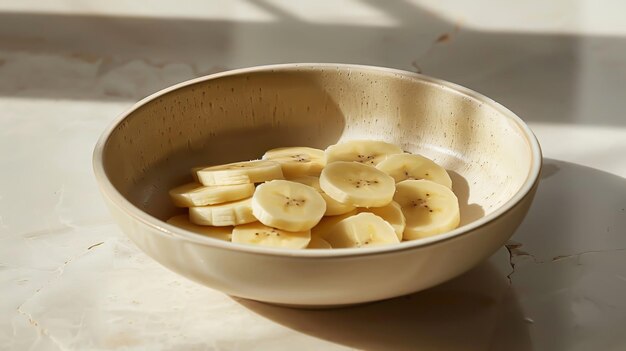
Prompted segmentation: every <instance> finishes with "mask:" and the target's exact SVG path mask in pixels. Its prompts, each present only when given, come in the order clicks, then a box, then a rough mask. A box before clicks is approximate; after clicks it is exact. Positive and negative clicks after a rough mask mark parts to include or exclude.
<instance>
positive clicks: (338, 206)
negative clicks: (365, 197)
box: [289, 176, 355, 216]
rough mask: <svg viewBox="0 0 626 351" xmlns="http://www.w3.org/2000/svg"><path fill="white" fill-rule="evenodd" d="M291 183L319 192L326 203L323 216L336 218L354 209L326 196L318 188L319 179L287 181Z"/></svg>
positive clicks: (304, 178)
mask: <svg viewBox="0 0 626 351" xmlns="http://www.w3.org/2000/svg"><path fill="white" fill-rule="evenodd" d="M289 180H291V181H292V182H296V183H301V184H304V185H308V186H310V187H311V188H313V189H315V190H317V191H319V193H320V195H322V198H324V201H325V202H326V212H324V216H337V215H341V214H344V213H348V212H350V211H352V210H354V209H355V207H354V206H351V205H348V204H344V203H341V202H339V201H337V200H335V199H333V198H332V197H330V196H328V195H327V194H326V193H325V192H324V190H322V188H321V187H320V179H319V178H318V177H313V176H303V177H298V178H293V179H289Z"/></svg>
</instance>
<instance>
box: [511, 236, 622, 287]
mask: <svg viewBox="0 0 626 351" xmlns="http://www.w3.org/2000/svg"><path fill="white" fill-rule="evenodd" d="M522 246H523V244H522V243H518V242H515V241H509V242H508V243H506V244H505V245H504V247H505V248H506V250H507V251H508V252H509V266H510V267H511V272H510V273H509V274H507V276H506V278H507V280H508V281H509V285H512V284H513V274H514V273H515V267H516V263H515V258H516V257H528V258H530V259H531V260H532V262H533V263H535V264H544V263H552V262H557V261H561V260H565V259H569V258H573V257H580V256H582V255H587V254H593V253H609V252H620V251H626V248H617V249H606V250H588V251H582V252H578V253H573V254H569V255H558V256H554V257H552V259H550V260H549V261H547V260H540V259H538V258H537V257H535V256H534V255H533V254H531V253H529V252H527V251H524V250H522V249H521V247H522Z"/></svg>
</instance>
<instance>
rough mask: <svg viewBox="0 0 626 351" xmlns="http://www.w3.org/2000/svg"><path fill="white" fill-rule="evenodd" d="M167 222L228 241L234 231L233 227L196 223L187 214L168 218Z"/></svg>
mask: <svg viewBox="0 0 626 351" xmlns="http://www.w3.org/2000/svg"><path fill="white" fill-rule="evenodd" d="M167 223H169V224H171V225H173V226H176V227H179V228H182V229H185V230H188V231H190V232H195V233H198V234H201V235H205V236H208V237H211V238H215V239H220V240H226V241H230V239H231V235H232V232H233V227H207V226H201V225H195V224H193V223H191V222H190V221H189V216H188V215H186V214H184V215H178V216H174V217H172V218H170V219H168V220H167Z"/></svg>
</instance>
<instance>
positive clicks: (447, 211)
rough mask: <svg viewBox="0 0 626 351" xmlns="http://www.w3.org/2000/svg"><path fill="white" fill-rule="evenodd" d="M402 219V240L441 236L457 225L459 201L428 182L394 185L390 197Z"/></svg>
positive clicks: (451, 193) (417, 181)
mask: <svg viewBox="0 0 626 351" xmlns="http://www.w3.org/2000/svg"><path fill="white" fill-rule="evenodd" d="M393 199H394V201H396V202H397V203H398V204H399V205H400V207H402V213H404V217H405V218H406V228H405V229H404V235H403V239H404V240H414V239H419V238H424V237H427V236H432V235H436V234H441V233H445V232H447V231H450V230H452V229H454V228H456V227H458V225H459V221H460V214H459V201H458V199H457V197H456V195H454V193H453V192H452V190H450V189H449V188H447V187H445V186H443V185H441V184H438V183H435V182H432V181H430V180H425V179H422V180H405V181H402V182H400V183H398V184H396V194H395V196H394V197H393Z"/></svg>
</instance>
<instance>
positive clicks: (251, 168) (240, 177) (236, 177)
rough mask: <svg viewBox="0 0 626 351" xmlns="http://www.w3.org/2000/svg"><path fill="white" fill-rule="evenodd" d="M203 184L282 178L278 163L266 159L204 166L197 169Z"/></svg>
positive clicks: (240, 182)
mask: <svg viewBox="0 0 626 351" xmlns="http://www.w3.org/2000/svg"><path fill="white" fill-rule="evenodd" d="M197 175H198V180H199V181H200V183H202V184H203V185H231V184H245V183H261V182H265V181H268V180H272V179H283V178H284V176H283V171H282V169H281V168H280V163H278V162H274V161H268V160H254V161H246V162H235V163H229V164H226V165H219V166H212V167H206V168H203V169H201V170H199V171H197Z"/></svg>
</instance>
